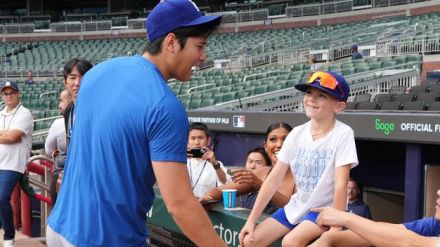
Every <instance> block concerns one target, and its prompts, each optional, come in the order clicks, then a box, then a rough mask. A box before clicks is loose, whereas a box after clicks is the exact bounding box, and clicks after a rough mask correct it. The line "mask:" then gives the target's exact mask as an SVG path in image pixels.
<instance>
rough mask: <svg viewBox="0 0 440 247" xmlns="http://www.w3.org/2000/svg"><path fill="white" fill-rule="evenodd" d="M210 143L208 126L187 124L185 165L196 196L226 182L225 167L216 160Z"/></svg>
mask: <svg viewBox="0 0 440 247" xmlns="http://www.w3.org/2000/svg"><path fill="white" fill-rule="evenodd" d="M210 144H211V136H210V134H209V129H208V126H206V124H204V123H192V124H191V125H190V126H189V135H188V152H187V154H188V159H187V166H188V173H189V180H190V182H191V188H192V190H193V192H194V195H195V196H197V197H201V196H203V195H204V194H205V193H206V192H208V191H209V190H210V189H212V188H215V187H217V186H219V185H222V184H224V183H226V168H225V167H224V166H223V164H222V163H221V162H220V161H219V160H217V158H216V157H215V153H214V151H213V150H211V149H210V148H209V145H210ZM192 151H195V152H192Z"/></svg>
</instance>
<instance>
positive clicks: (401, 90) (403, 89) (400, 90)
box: [388, 86, 406, 94]
mask: <svg viewBox="0 0 440 247" xmlns="http://www.w3.org/2000/svg"><path fill="white" fill-rule="evenodd" d="M388 93H390V94H404V93H406V87H405V86H392V87H391V88H390V90H389V91H388Z"/></svg>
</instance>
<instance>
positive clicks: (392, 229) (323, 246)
mask: <svg viewBox="0 0 440 247" xmlns="http://www.w3.org/2000/svg"><path fill="white" fill-rule="evenodd" d="M437 195H438V196H439V198H438V199H437V205H436V206H435V215H434V216H433V217H429V218H424V219H419V220H415V221H412V222H408V223H404V224H391V223H385V222H374V221H371V220H368V219H365V218H363V217H360V216H357V215H355V214H350V213H346V212H342V211H338V210H334V209H332V208H317V209H313V211H315V212H320V214H319V216H318V219H317V222H318V224H319V225H321V226H344V227H346V228H348V229H349V230H347V231H342V232H326V233H324V234H322V236H321V237H320V238H319V239H318V240H316V241H315V242H314V243H313V244H312V245H310V247H328V246H335V247H342V246H347V247H348V246H356V247H362V246H365V247H367V246H372V245H374V246H377V247H382V246H384V247H400V246H407V247H411V246H414V247H415V246H423V247H439V245H440V238H439V237H440V190H438V191H437Z"/></svg>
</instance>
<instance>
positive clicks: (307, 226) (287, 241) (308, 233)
mask: <svg viewBox="0 0 440 247" xmlns="http://www.w3.org/2000/svg"><path fill="white" fill-rule="evenodd" d="M323 232H324V229H323V228H321V227H319V226H318V225H317V224H315V223H314V222H312V221H309V220H304V221H302V222H301V223H300V224H299V225H298V226H296V227H295V229H293V230H292V231H290V232H289V233H288V234H287V235H286V236H285V237H284V238H283V241H282V246H283V247H299V246H301V247H304V246H307V244H308V243H309V242H310V241H312V240H314V239H316V238H318V237H319V236H320V235H321V234H322V233H323Z"/></svg>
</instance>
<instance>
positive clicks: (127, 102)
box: [49, 56, 188, 247]
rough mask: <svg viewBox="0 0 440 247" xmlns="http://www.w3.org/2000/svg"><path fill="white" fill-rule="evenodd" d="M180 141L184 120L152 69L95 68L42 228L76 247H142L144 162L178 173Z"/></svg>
mask: <svg viewBox="0 0 440 247" xmlns="http://www.w3.org/2000/svg"><path fill="white" fill-rule="evenodd" d="M187 138H188V118H187V115H186V112H185V110H184V108H183V106H182V104H181V103H180V102H179V101H178V99H177V98H176V97H175V95H174V94H173V92H172V91H171V90H170V89H169V87H168V86H167V85H166V82H165V81H164V80H163V78H162V75H161V74H160V72H159V70H158V69H157V68H156V67H155V66H154V65H153V64H152V63H150V62H149V61H148V60H146V59H145V58H143V57H141V56H135V57H124V58H115V59H111V60H108V61H106V62H103V63H101V64H98V65H97V66H95V67H94V68H92V69H91V70H90V71H88V72H87V73H86V75H85V76H84V77H83V80H82V82H81V90H80V92H79V95H78V99H77V102H76V106H75V123H74V126H73V128H72V138H71V143H70V145H69V149H68V154H67V161H66V170H65V175H64V178H63V183H62V186H61V190H60V193H59V196H58V199H57V203H56V205H55V207H54V209H53V211H52V213H51V215H50V217H49V226H50V227H51V228H52V229H53V230H54V231H55V232H57V233H59V234H61V235H62V236H63V237H64V238H65V239H66V240H67V241H69V242H70V243H72V244H74V245H76V246H118V247H119V246H145V245H146V242H145V241H146V238H147V229H146V214H147V212H148V210H149V209H150V208H151V205H152V202H153V200H154V191H153V184H154V183H155V181H156V180H155V177H154V173H153V169H152V163H151V161H173V162H180V163H182V165H185V163H186V145H187V140H188V139H187Z"/></svg>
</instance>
